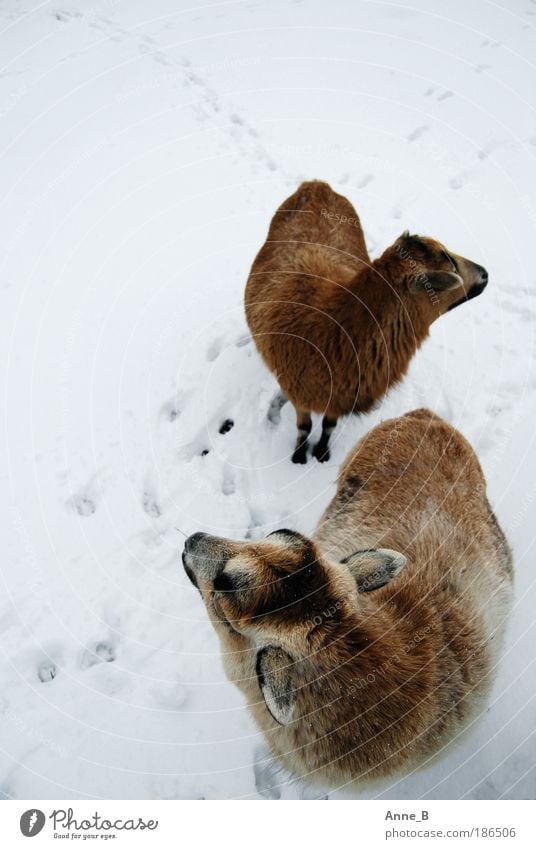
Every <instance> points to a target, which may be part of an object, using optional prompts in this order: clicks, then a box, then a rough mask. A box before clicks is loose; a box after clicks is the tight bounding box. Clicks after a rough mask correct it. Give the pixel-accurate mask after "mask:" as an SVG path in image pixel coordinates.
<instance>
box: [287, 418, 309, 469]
mask: <svg viewBox="0 0 536 849" xmlns="http://www.w3.org/2000/svg"><path fill="white" fill-rule="evenodd" d="M296 424H297V426H298V440H297V442H296V448H295V449H294V454H293V455H292V462H293V463H306V462H307V439H308V437H309V434H310V433H311V428H312V426H313V425H312V422H311V414H310V413H309V412H308V411H307V410H296Z"/></svg>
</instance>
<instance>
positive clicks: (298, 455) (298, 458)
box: [292, 447, 307, 466]
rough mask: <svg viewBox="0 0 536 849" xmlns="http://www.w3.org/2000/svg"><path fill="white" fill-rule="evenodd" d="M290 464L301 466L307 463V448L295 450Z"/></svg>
mask: <svg viewBox="0 0 536 849" xmlns="http://www.w3.org/2000/svg"><path fill="white" fill-rule="evenodd" d="M292 462H293V463H299V464H300V465H302V466H303V465H304V464H305V463H306V462H307V448H303V447H302V448H296V450H295V452H294V454H293V455H292Z"/></svg>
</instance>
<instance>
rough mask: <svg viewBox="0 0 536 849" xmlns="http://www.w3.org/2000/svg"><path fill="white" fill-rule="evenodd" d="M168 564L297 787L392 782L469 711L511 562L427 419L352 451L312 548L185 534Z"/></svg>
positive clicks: (490, 656) (484, 685)
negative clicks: (176, 565) (206, 621)
mask: <svg viewBox="0 0 536 849" xmlns="http://www.w3.org/2000/svg"><path fill="white" fill-rule="evenodd" d="M183 563H184V567H185V569H186V572H187V574H188V575H189V577H190V579H191V580H192V582H193V583H194V584H195V585H196V586H197V587H198V588H199V590H200V592H201V595H202V597H203V600H204V603H205V605H206V607H207V611H208V613H209V616H210V617H211V619H212V622H213V625H214V628H215V629H216V631H217V633H218V635H219V637H220V641H221V647H222V653H223V662H224V666H225V670H226V672H227V675H228V677H229V679H230V680H231V681H233V682H234V683H235V684H236V685H237V686H238V687H239V688H240V689H241V691H242V692H243V694H244V695H245V697H246V700H247V702H248V704H249V707H250V709H251V711H252V712H253V715H254V717H255V720H256V721H257V723H258V725H259V726H260V728H261V729H262V731H263V732H264V734H265V736H266V738H267V741H268V743H269V745H270V747H271V749H272V751H273V753H274V754H275V755H276V756H277V757H278V758H280V759H281V761H282V762H283V763H284V764H285V765H286V766H287V767H288V768H289V769H290V770H291V771H293V772H294V773H295V774H297V775H299V776H302V777H307V778H309V779H318V780H321V781H323V782H327V783H328V784H331V785H334V786H339V785H341V784H344V783H346V782H352V781H357V780H359V781H368V780H371V779H382V778H387V777H392V776H395V775H397V774H400V773H404V772H407V771H409V770H412V769H414V768H415V767H417V766H423V765H425V764H426V763H428V762H429V761H430V760H431V758H433V757H434V756H435V755H437V754H438V753H440V752H441V751H442V750H443V749H444V748H445V747H446V746H447V744H448V743H450V742H451V741H455V740H456V739H457V738H458V737H459V736H460V735H461V733H462V731H463V730H464V729H465V728H466V727H467V726H468V725H469V724H470V723H472V722H474V720H475V719H476V718H477V717H478V715H479V714H480V713H481V712H482V711H483V710H484V708H485V699H486V697H487V695H488V693H489V689H490V684H491V682H492V679H493V676H494V674H495V671H496V667H497V663H498V658H499V652H500V648H501V643H502V636H503V630H504V625H505V620H506V617H507V615H508V612H509V609H510V605H511V585H512V560H511V554H510V550H509V547H508V545H507V543H506V541H505V538H504V535H503V533H502V531H501V529H500V528H499V525H498V524H497V520H496V519H495V516H494V514H493V512H492V510H491V508H490V506H489V503H488V500H487V498H486V487H485V480H484V476H483V474H482V471H481V468H480V466H479V463H478V460H477V458H476V456H475V454H474V452H473V450H472V449H471V447H470V445H469V444H468V443H467V441H466V440H465V439H464V438H463V437H462V436H461V435H460V434H459V433H458V432H457V431H456V430H454V428H452V427H451V426H450V425H449V424H447V423H446V422H444V421H443V420H442V419H440V418H438V417H437V416H435V415H434V414H433V413H431V412H430V411H429V410H416V411H414V412H413V413H408V414H407V415H405V416H402V417H401V418H398V419H393V420H391V421H386V422H384V423H383V424H381V425H379V426H378V427H376V428H375V429H374V430H372V431H371V432H370V433H369V434H368V435H367V436H366V437H365V438H364V439H363V440H362V441H361V442H360V443H359V444H358V446H357V447H356V449H355V450H354V452H353V453H352V454H351V455H350V456H349V458H348V459H347V460H346V462H345V463H344V465H343V467H342V470H341V472H340V476H339V480H338V487H337V492H336V495H335V497H334V498H333V500H332V502H331V504H330V505H329V506H328V508H327V510H326V512H325V513H324V516H323V517H322V519H321V520H320V523H319V525H318V528H317V530H316V533H315V536H314V540H310V539H308V538H307V537H305V536H303V535H302V534H299V533H295V532H293V531H288V530H280V531H276V532H275V533H273V534H270V535H269V536H268V537H267V538H266V539H265V540H262V541H258V542H257V541H256V542H252V541H248V542H235V541H232V540H227V539H221V538H217V537H212V536H209V535H207V534H202V533H197V534H194V535H193V536H191V537H189V538H188V539H187V540H186V543H185V548H184V553H183Z"/></svg>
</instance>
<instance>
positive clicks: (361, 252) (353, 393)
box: [245, 181, 487, 462]
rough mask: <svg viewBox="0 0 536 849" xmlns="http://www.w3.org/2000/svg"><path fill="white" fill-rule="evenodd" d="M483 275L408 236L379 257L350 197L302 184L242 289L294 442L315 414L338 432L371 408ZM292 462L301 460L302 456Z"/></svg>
mask: <svg viewBox="0 0 536 849" xmlns="http://www.w3.org/2000/svg"><path fill="white" fill-rule="evenodd" d="M453 263H454V264H455V265H456V266H457V269H456V270H457V272H458V275H459V277H458V281H459V285H455V286H454V288H451V287H452V285H453V279H452V278H453V275H452V272H453V270H454V266H453ZM449 272H450V278H451V279H450V280H449V279H448V278H449ZM486 280H487V274H486V272H485V269H483V268H482V267H481V266H478V265H476V264H475V263H472V262H470V261H469V260H467V259H464V258H463V257H460V256H458V255H456V254H453V253H447V252H446V250H445V248H444V247H443V245H441V244H440V243H439V242H436V241H435V240H433V239H428V238H423V237H419V236H410V235H409V234H407V233H405V234H403V236H401V237H400V239H398V240H397V242H395V244H394V245H392V246H391V247H389V248H387V250H386V251H385V252H384V253H383V254H382V256H381V257H379V258H378V259H376V260H374V261H372V260H371V259H370V257H369V255H368V252H367V247H366V244H365V239H364V236H363V231H362V229H361V224H360V221H359V217H358V215H357V213H356V211H355V210H354V208H353V207H352V205H351V204H350V203H349V201H348V200H347V199H346V198H344V197H342V195H339V194H337V193H336V192H334V191H333V190H332V189H331V188H330V186H328V185H327V183H322V182H319V181H313V182H308V183H303V184H302V185H301V186H300V187H299V188H298V190H297V191H296V192H295V193H294V194H293V195H292V196H291V197H289V198H288V199H287V200H286V201H285V202H284V203H283V204H282V205H281V206H280V207H279V209H278V210H277V212H276V214H275V215H274V217H273V219H272V222H271V225H270V230H269V233H268V237H267V240H266V242H265V244H264V245H263V247H262V248H261V250H260V251H259V253H258V254H257V257H256V258H255V261H254V263H253V266H252V268H251V273H250V275H249V278H248V281H247V286H246V292H245V309H246V317H247V321H248V324H249V326H250V328H251V331H252V333H253V337H254V339H255V342H256V345H257V348H258V350H259V352H260V354H261V356H262V357H263V359H264V361H265V363H266V365H267V366H268V368H269V369H271V371H272V372H273V373H274V374H275V375H276V377H277V379H278V381H279V384H280V386H281V389H282V390H283V392H284V394H285V395H286V396H287V398H288V399H289V400H290V401H291V402H292V404H293V405H294V407H295V408H296V413H297V417H298V429H299V430H300V440H299V442H298V447H299V445H300V444H301V443H303V442H304V441H306V438H307V433H308V430H307V427H304V423H305V425H306V424H307V421H308V417H309V413H310V412H315V413H323V414H324V415H325V416H326V417H327V418H328V419H329V420H331V421H330V422H328V427H331V428H333V426H334V423H336V420H337V419H338V417H339V416H341V415H345V414H347V413H352V412H366V411H367V410H370V408H371V407H372V406H373V404H374V403H375V402H376V401H378V400H379V399H380V398H381V397H382V396H383V395H384V393H385V392H386V390H387V389H388V387H389V386H392V385H393V384H394V383H396V382H397V381H399V380H400V379H401V378H402V377H403V376H404V374H405V372H406V370H407V368H408V365H409V362H410V360H411V358H412V356H413V355H414V353H415V351H416V350H417V348H418V347H419V346H420V345H421V343H422V342H423V341H424V339H425V338H426V336H427V335H428V331H429V328H430V325H431V324H432V322H433V321H434V320H435V319H436V318H438V317H439V316H440V315H442V314H443V313H444V312H446V311H447V310H448V309H450V308H451V307H453V306H454V305H456V304H457V303H459V302H461V301H462V300H465V299H466V296H469V297H472V296H474V295H475V294H478V292H479V291H481V289H482V288H483V287H484V286H485V281H486ZM445 287H446V289H445ZM309 421H310V420H309ZM328 441H329V433H328V434H327V435H326V438H325V440H324V442H325V445H324V446H322V447H323V448H324V449H327V443H328ZM324 454H325V455H326V456H322V450H320V452H317V456H318V457H319V459H327V456H328V452H327V450H324ZM294 459H295V461H296V462H304V461H305V455H304V452H303V451H302V452H301V457H300V456H296V457H295V458H294Z"/></svg>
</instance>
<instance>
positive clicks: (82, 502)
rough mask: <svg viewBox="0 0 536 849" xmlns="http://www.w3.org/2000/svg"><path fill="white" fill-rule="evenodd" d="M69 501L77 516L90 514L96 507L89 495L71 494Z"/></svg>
mask: <svg viewBox="0 0 536 849" xmlns="http://www.w3.org/2000/svg"><path fill="white" fill-rule="evenodd" d="M69 502H70V505H71V506H72V507H74V509H75V510H76V512H77V513H78V515H79V516H92V515H93V513H95V511H96V509H97V507H96V504H95V502H94V501H93V499H92V498H90V497H89V495H82V494H81V495H73V497H72V498H71V499H69Z"/></svg>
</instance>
